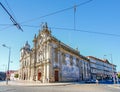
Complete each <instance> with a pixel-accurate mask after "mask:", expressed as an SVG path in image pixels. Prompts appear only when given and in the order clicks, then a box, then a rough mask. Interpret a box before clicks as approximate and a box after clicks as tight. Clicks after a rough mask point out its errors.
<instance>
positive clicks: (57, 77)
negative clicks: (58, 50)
mask: <svg viewBox="0 0 120 92" xmlns="http://www.w3.org/2000/svg"><path fill="white" fill-rule="evenodd" d="M58 74H59V73H58V71H55V82H57V81H58V80H59V75H58Z"/></svg>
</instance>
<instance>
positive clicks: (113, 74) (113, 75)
mask: <svg viewBox="0 0 120 92" xmlns="http://www.w3.org/2000/svg"><path fill="white" fill-rule="evenodd" d="M110 56H111V63H112V77H113V82H114V84H115V73H114V65H113V59H112V54H110Z"/></svg>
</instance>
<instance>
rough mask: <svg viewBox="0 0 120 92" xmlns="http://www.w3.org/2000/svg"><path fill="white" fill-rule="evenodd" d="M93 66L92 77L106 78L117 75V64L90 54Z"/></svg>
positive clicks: (89, 57)
mask: <svg viewBox="0 0 120 92" xmlns="http://www.w3.org/2000/svg"><path fill="white" fill-rule="evenodd" d="M88 59H89V60H90V67H91V79H93V80H96V79H98V80H106V79H112V78H115V76H116V65H114V64H111V63H110V62H109V61H108V60H107V59H103V60H102V59H99V58H96V57H93V56H88Z"/></svg>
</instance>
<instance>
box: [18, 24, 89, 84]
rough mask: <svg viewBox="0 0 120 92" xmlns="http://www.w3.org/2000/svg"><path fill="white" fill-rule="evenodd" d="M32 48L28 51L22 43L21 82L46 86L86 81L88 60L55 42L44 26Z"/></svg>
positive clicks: (56, 40) (36, 36) (62, 44)
mask: <svg viewBox="0 0 120 92" xmlns="http://www.w3.org/2000/svg"><path fill="white" fill-rule="evenodd" d="M33 44H34V45H33V47H32V48H31V47H30V45H29V43H28V42H26V43H25V45H24V46H23V47H22V48H21V50H20V73H19V78H20V79H21V80H30V81H40V82H41V83H49V82H66V81H83V80H89V79H90V77H91V75H90V74H91V73H90V61H89V59H88V58H87V57H85V56H83V55H81V54H80V52H79V51H78V49H73V48H72V47H70V46H68V45H66V44H65V43H63V42H62V41H60V40H58V39H57V38H55V37H54V36H53V35H52V34H51V31H50V30H49V28H48V26H47V24H46V23H45V24H44V25H43V26H42V29H41V30H40V31H39V33H38V35H35V36H34V39H33Z"/></svg>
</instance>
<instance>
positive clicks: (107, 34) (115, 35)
mask: <svg viewBox="0 0 120 92" xmlns="http://www.w3.org/2000/svg"><path fill="white" fill-rule="evenodd" d="M21 26H26V27H33V28H39V27H40V26H35V25H21ZM49 28H50V29H58V30H66V31H76V32H84V33H90V34H98V35H106V36H113V37H120V35H119V34H112V33H104V32H95V31H87V30H80V29H74V28H73V29H72V28H60V27H59V28H58V27H49Z"/></svg>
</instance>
